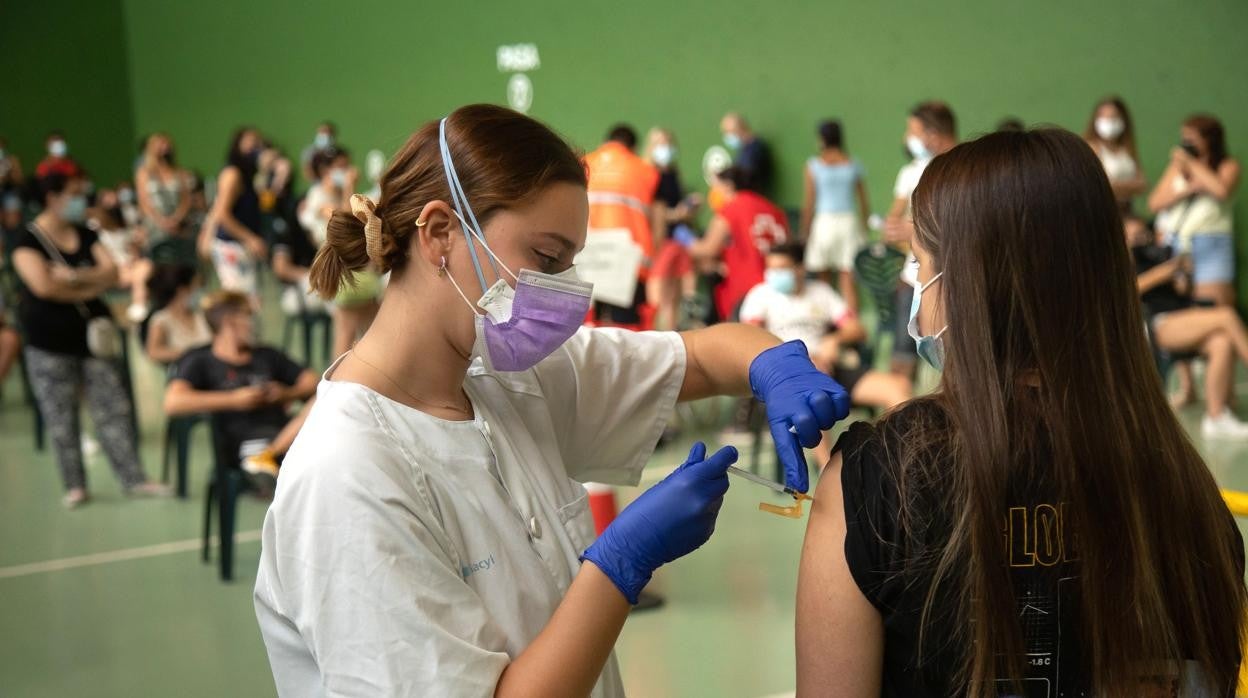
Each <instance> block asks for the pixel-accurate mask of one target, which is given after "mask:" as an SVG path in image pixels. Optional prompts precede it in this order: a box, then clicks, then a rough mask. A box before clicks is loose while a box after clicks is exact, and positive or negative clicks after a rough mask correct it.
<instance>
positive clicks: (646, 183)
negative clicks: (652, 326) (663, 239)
mask: <svg viewBox="0 0 1248 698" xmlns="http://www.w3.org/2000/svg"><path fill="white" fill-rule="evenodd" d="M636 148H637V132H636V131H634V130H633V127H632V126H629V125H628V124H616V125H615V126H613V127H612V128H611V130H610V131H609V132H608V133H607V140H606V142H605V143H603V144H602V145H601V146H599V147H598V149H597V150H595V151H593V152H591V153H588V154H586V155H585V167H586V168H587V169H588V170H589V229H590V231H591V234H592V231H594V230H610V229H619V228H623V229H625V230H628V231H629V232H630V233H631V234H632V236H633V242H634V243H635V244H636V245H637V246H638V247H639V248H641V257H642V262H641V268H640V269H639V270H638V272H637V277H638V278H637V290H636V293H635V295H634V298H633V304H632V305H631V306H629V307H627V308H625V307H621V306H617V305H612V304H610V303H605V302H602V301H598V302H595V303H594V318H595V319H596V320H597V321H598V322H599V323H600V324H604V325H624V326H631V327H639V326H640V325H641V324H642V321H643V318H642V306H643V305H645V304H646V283H647V282H648V281H649V279H650V265H651V264H652V263H653V262H654V259H655V252H656V240H655V238H656V234H655V230H654V227H653V225H652V221H653V216H654V213H653V211H652V205H653V204H654V195H655V190H656V188H657V187H658V183H659V171H658V169H657V168H655V166H654V165H651V164H650V163H648V162H646V161H645V160H643V159H642V158H640V157H637V154H636V153H635V152H633V151H634V150H636Z"/></svg>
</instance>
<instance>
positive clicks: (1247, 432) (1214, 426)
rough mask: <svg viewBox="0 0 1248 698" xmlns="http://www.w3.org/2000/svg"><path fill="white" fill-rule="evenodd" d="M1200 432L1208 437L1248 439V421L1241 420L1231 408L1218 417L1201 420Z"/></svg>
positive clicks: (1207, 416) (1205, 417) (1206, 416)
mask: <svg viewBox="0 0 1248 698" xmlns="http://www.w3.org/2000/svg"><path fill="white" fill-rule="evenodd" d="M1200 433H1201V434H1202V435H1204V437H1205V438H1206V439H1248V422H1241V421H1240V420H1239V418H1238V417H1236V416H1235V415H1234V414H1232V413H1231V411H1230V410H1229V409H1224V410H1222V414H1220V415H1218V416H1216V417H1210V416H1209V415H1207V414H1206V415H1205V416H1204V418H1203V419H1201V420H1200Z"/></svg>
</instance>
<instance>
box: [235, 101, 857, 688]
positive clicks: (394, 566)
mask: <svg viewBox="0 0 1248 698" xmlns="http://www.w3.org/2000/svg"><path fill="white" fill-rule="evenodd" d="M586 179H587V177H586V172H585V166H584V164H583V162H582V160H581V159H580V158H579V157H578V156H577V154H576V153H575V152H574V151H573V150H572V148H571V147H569V146H568V145H567V143H565V142H564V141H563V140H562V139H560V138H559V137H558V136H557V135H556V134H555V133H554V132H552V131H551V130H550V129H549V128H547V127H546V126H544V125H543V124H540V123H538V122H537V121H535V120H533V119H530V118H529V117H526V116H524V115H522V114H519V113H516V112H513V111H511V110H508V109H504V108H502V107H497V106H493V105H471V106H466V107H462V108H460V109H457V110H456V111H454V112H453V113H451V114H450V115H449V116H448V117H446V118H445V119H443V120H441V121H434V122H430V123H427V124H425V125H424V126H422V127H421V128H420V129H419V130H418V131H417V132H416V133H415V134H413V135H412V137H411V138H410V139H408V141H407V143H406V144H405V145H404V146H403V147H402V148H401V149H400V150H399V152H398V153H397V154H396V155H395V157H394V160H393V162H392V163H391V166H390V168H389V169H388V170H387V172H386V175H385V177H384V178H383V180H382V185H381V192H382V193H381V200H380V201H379V202H375V203H374V202H373V201H371V200H368V199H366V198H365V197H362V196H358V195H357V196H356V197H353V199H352V213H345V212H335V213H334V216H333V219H332V220H331V221H330V225H329V236H328V243H327V244H326V246H325V247H324V248H322V249H321V252H320V253H319V255H318V256H317V259H316V263H315V264H314V265H313V269H312V277H313V286H314V287H315V288H316V289H317V291H318V292H320V293H321V294H323V295H325V296H333V295H334V294H335V293H337V291H338V288H339V286H340V285H341V284H342V283H343V281H344V280H345V279H346V278H347V276H346V275H347V274H348V273H349V272H351V271H353V270H358V269H363V268H365V267H367V266H370V265H376V266H378V267H379V268H381V269H382V270H384V271H390V272H391V274H392V281H391V283H390V285H389V287H388V288H387V290H386V294H385V298H384V299H383V302H382V307H381V312H380V313H379V314H378V317H377V321H376V322H374V323H373V325H372V327H371V328H370V329H369V331H368V333H367V334H366V335H365V336H364V338H363V339H361V340H360V341H359V342H358V343H357V344H356V345H355V347H354V348H353V349H352V350H351V351H350V352H349V353H347V354H346V355H345V356H343V357H340V359H339V360H338V361H337V362H335V364H334V365H333V366H332V367H331V368H330V369H329V370H328V371H327V372H326V374H325V378H324V380H322V381H321V384H320V386H319V387H318V393H317V402H316V405H315V406H314V407H313V408H312V413H311V414H310V415H309V417H308V421H307V424H306V425H305V427H306V428H304V429H302V430H301V431H300V433H299V436H298V437H297V438H296V440H295V444H294V446H292V447H291V449H290V452H289V453H288V454H287V457H286V460H285V465H284V467H283V474H282V485H281V487H279V488H278V491H277V495H276V497H275V499H274V501H273V504H272V506H270V507H269V510H268V513H267V515H266V517H265V522H264V532H263V545H262V548H261V551H262V552H261V560H260V569H259V572H258V574H257V576H256V590H255V607H256V615H257V617H258V619H259V624H260V631H261V635H262V636H263V638H264V642H265V646H266V648H267V649H268V653H269V661H270V664H271V666H272V669H273V675H274V679H275V681H276V684H277V692H278V693H279V694H281V695H290V696H301V697H302V696H307V697H309V698H315V697H317V696H329V695H346V694H360V693H361V692H364V693H366V694H367V695H369V696H378V697H379V698H381V697H389V696H447V695H456V696H468V695H470V696H485V695H489V696H498V697H499V698H508V697H509V696H551V695H568V696H592V697H593V698H618V697H620V696H623V694H624V688H623V682H622V681H621V677H620V671H619V667H618V665H617V664H616V662H615V660H614V657H613V656H612V647H613V645H614V644H615V641H616V639H617V637H618V636H619V634H620V631H621V628H622V626H623V624H624V621H625V620H626V618H627V617H628V614H629V609H630V607H631V605H632V604H635V603H636V602H637V596H638V593H639V592H640V590H641V589H642V587H644V586H645V585H646V583H647V582H648V581H649V579H650V578H651V575H652V574H653V572H654V571H655V569H657V568H658V567H659V566H661V565H663V564H665V563H667V562H671V561H674V560H676V559H677V558H680V557H683V556H685V555H687V554H689V553H691V552H692V551H693V550H695V549H696V548H698V547H699V546H700V545H701V544H702V543H704V542H705V541H706V540H707V539H708V538H709V536H710V534H711V533H712V530H713V527H714V522H715V517H716V515H717V513H718V510H719V507H720V505H721V503H722V501H723V496H724V494H725V492H726V490H727V488H728V481H727V472H726V469H727V466H728V465H729V464H730V463H732V462H733V461H735V460H736V453H735V452H734V451H733V450H732V449H724V450H721V451H720V452H719V453H717V454H715V455H711V456H710V457H708V454H707V452H706V448H705V446H703V445H701V444H698V445H696V446H695V447H694V448H693V449H692V450H691V452H690V454H689V458H688V460H687V461H686V463H685V464H684V465H683V467H681V468H679V469H677V470H676V471H675V472H674V473H673V474H672V475H670V476H669V477H667V478H666V479H664V480H663V481H662V482H661V483H659V484H657V485H655V486H653V487H651V488H650V489H649V490H647V491H646V492H645V493H643V494H642V495H641V496H640V497H639V498H638V499H637V500H636V501H634V502H633V503H632V504H630V505H629V506H628V507H626V508H625V509H624V510H623V511H622V512H620V515H619V516H618V517H616V519H615V521H614V522H613V523H612V524H611V525H610V526H609V527H608V528H607V529H606V530H605V531H604V532H603V534H602V535H601V536H598V537H597V539H596V540H595V537H594V531H593V521H592V517H591V515H590V511H589V507H588V504H587V500H588V497H587V494H586V492H585V489H584V488H583V487H582V486H581V484H580V482H583V481H585V480H594V481H600V482H607V483H615V484H624V483H629V484H636V483H637V482H638V479H639V478H640V477H641V470H642V466H643V465H644V464H645V463H646V461H647V459H648V458H649V457H650V455H651V453H652V451H653V448H654V444H655V442H656V441H657V440H658V437H659V434H660V433H661V432H662V430H663V428H664V425H665V424H666V423H667V422H668V420H669V419H670V418H671V415H672V413H673V411H674V409H675V406H676V402H677V401H678V400H690V399H698V398H702V397H707V396H710V395H716V394H741V395H744V394H747V393H749V392H750V388H749V386H750V385H753V387H754V391H755V392H756V393H757V394H758V395H759V396H760V399H762V400H763V401H764V402H765V403H766V404H767V409H768V413H769V415H770V417H771V419H772V420H774V421H773V429H772V431H773V433H774V434H776V443H777V444H779V449H780V451H781V453H782V454H783V456H782V458H783V462H784V464H785V470H786V476H788V477H789V479H790V484H791V485H792V486H793V487H795V488H797V489H799V490H804V489H807V482H806V464H805V462H804V459H803V458H802V455H801V452H800V448H801V446H800V444H807V445H809V446H812V447H813V446H814V445H815V444H816V443H817V442H818V441H819V439H820V437H821V435H820V433H819V430H820V429H823V428H828V427H829V426H830V425H831V424H832V423H834V422H835V421H836V420H837V419H841V418H844V415H845V414H846V413H847V412H848V404H847V400H848V398H847V396H846V395H844V392H843V391H842V390H841V389H840V386H837V385H836V384H835V382H834V381H833V380H832V379H831V378H828V377H827V376H824V375H822V374H820V373H819V372H818V371H817V370H816V369H815V368H814V366H813V365H811V363H810V359H809V358H808V357H807V355H806V351H805V349H804V348H803V347H800V346H798V345H796V344H794V343H790V344H784V345H779V346H777V340H776V339H775V337H773V336H772V335H770V334H768V333H767V332H765V331H763V330H761V329H758V328H754V327H748V326H744V325H720V326H717V327H710V328H706V329H703V330H696V331H692V332H686V333H676V332H630V331H626V330H621V329H618V328H592V329H591V328H583V327H581V322H582V320H583V318H584V316H585V313H586V311H587V310H588V309H589V304H590V298H591V294H592V288H591V286H592V285H591V284H588V283H584V282H579V281H577V280H576V279H575V276H572V275H570V274H569V273H568V272H569V271H570V270H572V269H573V266H572V262H573V259H574V257H575V256H576V254H577V253H578V251H579V250H581V249H582V248H583V246H584V244H585V239H586V236H587V219H588V217H589V210H588V209H589V204H588V201H587V196H586ZM516 274H518V276H515V275H516ZM513 283H514V284H515V286H514V287H513V286H512V284H513ZM482 313H485V315H483V314H482ZM790 426H793V427H794V428H795V429H796V430H797V431H798V432H799V433H800V434H801V436H800V444H799V437H796V436H795V435H794V434H793V433H790V431H789V427H790ZM344 466H345V467H344ZM574 478H575V479H574Z"/></svg>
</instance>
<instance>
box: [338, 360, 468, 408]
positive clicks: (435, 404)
mask: <svg viewBox="0 0 1248 698" xmlns="http://www.w3.org/2000/svg"><path fill="white" fill-rule="evenodd" d="M351 356H354V357H355V358H357V359H359V360H360V361H361V362H363V364H364V365H365V366H368V367H369V368H371V369H373V370H374V371H376V372H378V373H380V374H381V377H382V378H385V379H386V380H388V381H390V384H391V385H393V386H394V387H396V388H398V389H399V390H401V391H403V393H404V394H405V395H407V396H408V397H410V398H411V399H413V400H415V401H416V402H419V403H420V404H422V405H428V406H430V407H438V408H441V409H444V410H451V411H454V412H459V413H461V414H472V403H469V404H468V407H461V406H459V405H451V404H447V403H440V402H433V401H431V400H426V399H424V398H422V397H420V396H418V395H415V394H414V393H412V391H410V390H408V389H407V388H404V387H403V386H402V385H401V384H399V382H398V381H396V380H395V379H393V378H391V377H390V374H388V373H386V372H385V371H383V370H381V369H380V368H377V367H376V366H374V365H373V363H372V362H371V361H369V360H368V359H365V358H364V357H363V356H360V354H359V352H357V351H356V350H355V347H352V349H351Z"/></svg>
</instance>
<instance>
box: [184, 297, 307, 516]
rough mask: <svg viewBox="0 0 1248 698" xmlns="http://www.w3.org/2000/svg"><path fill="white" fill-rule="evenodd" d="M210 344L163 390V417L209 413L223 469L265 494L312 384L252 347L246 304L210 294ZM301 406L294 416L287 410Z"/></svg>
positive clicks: (272, 354)
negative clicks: (238, 472)
mask: <svg viewBox="0 0 1248 698" xmlns="http://www.w3.org/2000/svg"><path fill="white" fill-rule="evenodd" d="M203 311H204V317H205V319H206V320H207V322H208V325H209V327H211V328H212V339H211V344H209V345H207V346H200V347H197V348H194V349H191V350H190V351H188V352H187V353H186V354H185V355H184V356H183V357H182V358H181V359H179V360H178V362H177V364H176V365H175V366H174V369H173V377H172V378H171V379H170V380H169V385H168V386H167V387H166V388H165V403H164V407H165V414H166V415H168V416H170V417H177V416H183V415H190V414H203V413H211V414H212V415H213V430H214V431H215V432H217V435H218V436H219V437H220V438H221V440H222V449H223V453H222V455H225V456H229V457H230V459H231V460H230V461H228V465H227V467H241V468H242V469H243V471H244V472H246V473H247V474H249V475H251V476H252V477H253V478H256V479H257V484H258V485H259V486H260V488H261V490H262V491H264V492H266V493H267V492H272V491H273V485H274V481H275V480H276V478H277V473H278V467H279V466H278V463H279V461H280V460H281V459H282V457H283V456H284V455H285V454H286V451H287V450H288V449H289V448H290V445H291V443H293V442H294V440H295V435H296V434H298V433H299V429H300V428H301V427H302V426H303V422H304V420H305V419H307V414H308V408H309V407H310V404H311V402H312V397H313V395H315V393H316V384H317V382H319V380H320V378H319V377H318V376H317V375H316V373H315V372H313V371H310V370H308V369H306V368H303V367H302V366H300V365H299V364H297V363H295V362H294V361H293V360H292V359H291V358H290V357H288V356H286V355H285V354H283V353H282V352H280V351H278V350H277V349H273V348H270V347H266V346H262V345H258V344H257V343H256V318H255V314H254V312H253V310H252V307H251V301H250V299H249V298H248V297H247V296H246V295H244V294H242V293H238V292H237V291H216V292H214V293H212V294H211V295H209V296H208V297H207V298H205V299H204V302H203ZM297 401H303V402H304V403H305V404H304V408H303V409H302V410H301V411H300V412H299V413H297V414H296V415H295V416H294V417H291V415H290V414H289V413H288V408H289V407H290V405H291V403H293V402H297Z"/></svg>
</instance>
